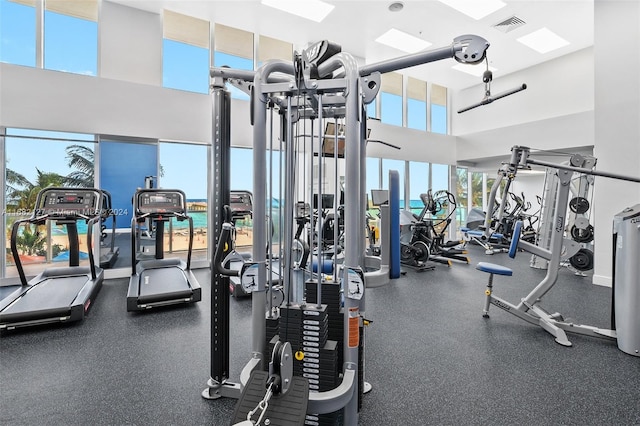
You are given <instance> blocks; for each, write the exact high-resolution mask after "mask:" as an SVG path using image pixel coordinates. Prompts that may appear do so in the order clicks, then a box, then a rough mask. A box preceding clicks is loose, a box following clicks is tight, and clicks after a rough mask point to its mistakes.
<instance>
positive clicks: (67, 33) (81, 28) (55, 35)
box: [44, 11, 98, 75]
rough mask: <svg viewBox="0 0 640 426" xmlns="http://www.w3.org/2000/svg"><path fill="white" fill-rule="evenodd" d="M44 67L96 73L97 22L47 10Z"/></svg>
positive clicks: (81, 72)
mask: <svg viewBox="0 0 640 426" xmlns="http://www.w3.org/2000/svg"><path fill="white" fill-rule="evenodd" d="M44 67H45V68H46V69H50V70H56V71H64V72H72V73H76V74H85V75H97V73H98V23H97V22H94V21H88V20H86V19H80V18H75V17H73V16H68V15H62V14H59V13H55V12H51V11H45V14H44Z"/></svg>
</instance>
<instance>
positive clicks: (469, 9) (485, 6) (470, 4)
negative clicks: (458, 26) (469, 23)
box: [438, 0, 507, 20]
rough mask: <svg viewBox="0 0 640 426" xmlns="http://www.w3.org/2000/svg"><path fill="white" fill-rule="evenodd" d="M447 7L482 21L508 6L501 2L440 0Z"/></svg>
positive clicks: (488, 0)
mask: <svg viewBox="0 0 640 426" xmlns="http://www.w3.org/2000/svg"><path fill="white" fill-rule="evenodd" d="M438 1H440V3H444V4H446V5H447V6H449V7H451V8H453V9H455V10H457V11H458V12H461V13H464V14H465V15H467V16H469V17H471V18H473V19H475V20H480V19H482V18H484V17H485V16H488V15H491V14H492V13H493V12H495V11H496V10H499V9H502V8H503V7H505V6H506V5H507V4H506V3H505V2H502V1H500V0H438Z"/></svg>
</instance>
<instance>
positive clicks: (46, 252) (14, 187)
mask: <svg viewBox="0 0 640 426" xmlns="http://www.w3.org/2000/svg"><path fill="white" fill-rule="evenodd" d="M65 135H68V134H64V133H58V132H44V131H30V130H22V129H7V136H6V137H5V143H6V145H5V146H6V156H7V164H6V173H7V175H6V188H5V200H6V207H7V214H6V223H5V224H4V226H5V229H6V232H7V237H8V238H7V241H6V242H7V247H6V249H5V250H6V252H7V271H6V276H8V277H15V276H17V270H16V268H15V266H14V265H15V263H14V260H13V256H12V254H11V252H10V250H9V248H10V235H11V228H12V226H13V223H14V222H15V221H16V220H18V219H23V218H27V217H29V216H31V214H32V212H33V209H34V207H35V201H36V196H37V195H38V192H40V190H41V189H43V188H45V187H47V186H89V187H91V186H93V184H94V173H93V171H94V167H93V159H94V151H93V150H94V143H93V142H83V141H77V140H73V141H69V140H65V139H64V138H65ZM16 136H26V137H16ZM70 136H72V137H71V138H69V139H88V140H91V139H93V136H91V135H77V134H73V135H70ZM41 138H52V139H59V138H60V139H59V140H47V139H41ZM78 233H79V238H80V241H79V243H80V252H81V253H80V258H81V260H84V259H86V258H87V257H88V255H87V241H86V235H87V227H86V224H83V223H79V224H78ZM17 243H18V244H17V246H18V252H19V256H20V259H21V260H22V263H23V265H24V268H25V273H26V274H27V275H35V274H37V273H39V272H41V271H42V270H43V269H44V268H45V267H46V266H47V265H50V264H51V263H52V262H56V263H57V262H63V261H65V260H66V259H68V257H67V258H66V259H65V254H66V255H67V256H68V247H69V241H68V238H67V229H66V226H64V225H56V224H55V223H51V222H47V224H46V225H44V226H38V227H35V226H22V227H20V228H19V230H18V234H17ZM61 266H62V265H61Z"/></svg>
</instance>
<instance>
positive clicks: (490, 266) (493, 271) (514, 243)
mask: <svg viewBox="0 0 640 426" xmlns="http://www.w3.org/2000/svg"><path fill="white" fill-rule="evenodd" d="M521 232H522V222H520V221H518V222H517V223H516V226H515V228H514V231H513V238H512V240H511V245H510V246H509V257H510V258H512V259H513V258H515V257H516V253H517V252H518V240H519V239H520V233H521ZM476 269H477V270H479V271H482V272H486V273H488V274H489V282H488V283H487V289H486V290H485V291H484V294H485V296H486V298H485V301H484V309H483V310H482V316H483V317H484V318H489V306H490V305H491V295H492V294H493V276H494V275H503V276H505V277H510V276H512V275H513V271H512V270H511V268H507V267H506V266H502V265H496V264H495V263H489V262H479V263H478V265H476Z"/></svg>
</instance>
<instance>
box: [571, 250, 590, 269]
mask: <svg viewBox="0 0 640 426" xmlns="http://www.w3.org/2000/svg"><path fill="white" fill-rule="evenodd" d="M569 263H570V264H571V266H573V267H574V268H576V269H577V270H578V271H588V270H591V269H593V252H592V251H591V250H588V249H585V248H581V249H580V250H578V252H577V253H576V254H574V255H573V256H571V257H570V258H569Z"/></svg>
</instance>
